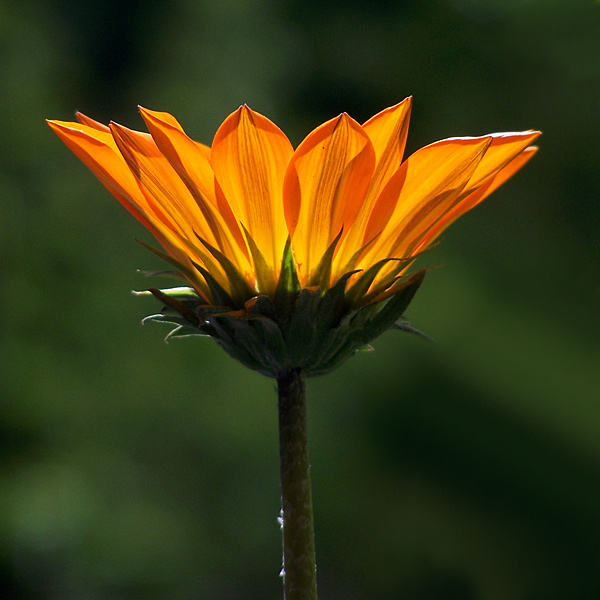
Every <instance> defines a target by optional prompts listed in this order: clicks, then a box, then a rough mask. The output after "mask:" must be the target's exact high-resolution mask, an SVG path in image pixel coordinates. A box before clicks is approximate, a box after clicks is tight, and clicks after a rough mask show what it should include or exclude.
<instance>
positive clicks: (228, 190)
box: [211, 106, 293, 273]
mask: <svg viewBox="0 0 600 600" xmlns="http://www.w3.org/2000/svg"><path fill="white" fill-rule="evenodd" d="M292 154H293V148H292V145H291V144H290V142H289V140H288V139H287V137H286V136H285V134H284V133H283V132H282V131H281V130H280V129H279V128H278V127H277V126H276V125H275V124H274V123H272V122H271V121H270V120H269V119H267V118H266V117H263V116H262V115H261V114H259V113H256V112H254V111H252V110H250V108H248V107H247V106H241V107H240V108H239V109H238V110H237V111H236V112H234V113H232V114H231V115H229V117H227V119H225V121H224V122H223V124H222V125H221V126H220V127H219V129H218V131H217V133H216V134H215V138H214V140H213V144H212V151H211V163H212V167H213V170H214V173H215V176H216V178H217V181H218V183H219V186H220V188H221V189H222V191H223V194H224V196H225V198H226V199H227V202H228V204H229V206H231V209H232V211H233V213H234V214H235V215H236V217H237V218H238V219H239V221H240V222H241V223H242V225H243V226H244V227H245V228H246V229H247V230H248V232H249V233H250V235H251V237H252V238H253V240H254V241H255V242H256V245H257V246H258V248H259V250H260V251H261V253H262V255H263V256H264V258H265V261H266V262H267V264H268V266H269V267H270V268H272V269H273V272H274V273H278V272H279V268H280V263H281V257H282V256H283V249H284V246H285V242H286V239H287V235H288V233H287V228H286V225H285V217H284V214H283V199H282V187H283V177H284V174H285V169H286V167H287V164H288V162H289V160H290V158H291V156H292Z"/></svg>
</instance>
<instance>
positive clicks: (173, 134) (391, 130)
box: [49, 98, 539, 377]
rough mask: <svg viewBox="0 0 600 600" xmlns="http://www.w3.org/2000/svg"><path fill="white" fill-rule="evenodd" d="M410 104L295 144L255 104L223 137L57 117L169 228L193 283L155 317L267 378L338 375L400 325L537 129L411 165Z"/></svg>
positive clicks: (454, 142) (119, 192)
mask: <svg viewBox="0 0 600 600" xmlns="http://www.w3.org/2000/svg"><path fill="white" fill-rule="evenodd" d="M410 109H411V99H410V98H407V99H406V100H404V101H403V102H401V103H399V104H397V105H396V106H392V107H390V108H388V109H386V110H384V111H382V112H380V113H378V114H377V115H375V116H374V117H372V118H371V119H369V120H368V121H367V122H366V123H364V124H363V125H360V124H359V123H357V122H356V121H354V120H353V119H352V118H351V117H349V116H348V115H347V114H342V115H340V116H338V117H336V118H334V119H331V120H330V121H327V122H326V123H324V124H323V125H320V126H319V127H317V128H316V129H315V130H314V131H313V132H311V133H310V134H309V135H308V136H307V137H306V138H305V139H304V141H302V143H301V144H300V145H299V146H298V147H297V148H296V149H295V150H294V148H293V147H292V145H291V143H290V142H289V140H288V138H287V137H286V136H285V134H284V133H283V132H282V131H281V130H280V129H279V128H278V127H277V126H276V125H275V124H273V123H272V122H271V121H270V120H269V119H267V118H266V117H264V116H262V115H261V114H259V113H256V112H254V111H252V110H251V109H250V108H248V107H247V106H242V107H240V108H239V109H238V110H236V111H235V112H234V113H232V114H231V115H229V116H228V117H227V118H226V119H225V121H224V122H223V124H222V125H221V126H220V127H219V129H218V131H217V133H216V135H215V137H214V140H213V143H212V145H211V146H210V147H209V146H205V145H203V144H200V143H197V142H195V141H193V140H192V139H190V138H189V137H188V136H187V135H186V134H185V132H184V131H183V129H182V127H181V126H180V125H179V123H178V122H177V121H176V120H175V118H173V117H172V116H171V115H169V114H167V113H162V112H155V111H150V110H147V109H145V108H140V112H141V114H142V117H143V118H144V121H145V122H146V125H147V127H148V130H149V133H141V132H138V131H133V130H131V129H127V128H126V127H123V126H122V125H118V124H116V123H111V124H110V125H109V126H108V127H107V126H105V125H102V124H100V123H97V122H96V121H94V120H92V119H90V118H88V117H85V116H84V115H81V114H78V115H77V118H78V121H79V122H77V123H65V122H60V121H50V122H49V124H50V126H51V127H52V129H53V130H54V131H55V132H56V133H57V134H58V136H59V137H60V138H61V139H62V140H63V141H64V142H65V144H66V145H67V146H68V147H69V148H70V149H71V150H72V151H73V152H74V153H75V154H76V155H77V156H78V158H80V159H81V160H82V161H83V162H84V163H85V164H86V165H87V166H88V167H89V168H90V169H91V170H92V172H93V173H94V174H95V175H96V176H97V177H98V179H100V181H101V182H102V183H103V184H104V185H105V186H106V187H107V188H108V190H109V191H110V192H111V193H112V194H113V195H114V196H115V197H116V198H117V200H118V201H119V202H120V203H121V204H122V205H123V206H124V207H125V208H126V209H127V210H128V211H129V212H130V213H131V214H132V215H133V216H134V217H136V219H138V221H140V222H141V223H142V225H144V226H145V227H146V228H147V229H148V230H149V231H150V232H151V233H152V234H153V235H154V237H155V238H156V239H157V241H158V242H159V244H160V245H161V246H162V249H163V251H159V250H154V251H155V252H156V253H157V254H159V255H160V256H162V257H163V258H164V259H165V260H167V261H168V262H169V263H170V264H171V265H173V266H174V267H175V269H176V271H175V272H174V274H176V275H177V276H178V277H180V278H182V279H183V280H185V282H186V287H184V288H174V289H171V290H156V289H152V290H150V291H151V292H152V293H153V294H154V295H155V296H157V297H158V298H159V299H161V301H163V303H164V304H165V305H166V310H165V311H164V312H163V313H162V314H161V315H154V317H153V318H154V319H155V320H168V321H170V322H174V323H176V324H177V326H178V327H177V329H176V330H175V334H176V335H182V334H190V333H196V334H208V335H211V336H213V337H214V338H216V339H217V341H218V342H219V343H220V344H221V345H222V346H223V347H224V348H225V349H226V350H227V351H228V352H229V353H230V354H232V355H233V356H235V357H236V358H238V359H239V360H241V361H242V362H244V363H245V364H247V365H248V366H250V367H252V368H254V369H256V370H258V371H260V372H262V373H264V374H266V375H270V376H274V377H277V376H278V374H279V373H281V372H283V371H285V370H287V369H290V368H298V369H302V370H303V371H304V372H305V373H307V374H318V373H322V372H325V371H328V370H330V369H331V368H333V367H334V366H335V365H337V364H338V363H339V362H341V361H342V360H344V359H345V358H346V357H348V356H349V355H351V354H352V353H353V352H354V351H355V350H357V349H358V348H359V347H361V346H364V345H366V344H368V343H369V342H370V341H371V340H372V339H373V338H374V337H376V336H377V335H379V334H380V333H382V331H384V330H385V329H387V328H389V327H391V326H393V325H394V323H395V322H396V321H397V320H398V319H399V318H400V317H401V315H402V314H403V312H404V310H405V309H406V307H407V306H408V303H409V302H410V300H411V299H412V297H413V295H414V293H415V292H416V290H417V288H418V286H419V285H420V283H421V281H422V279H423V272H422V271H420V272H417V273H416V274H414V275H412V276H409V275H407V272H408V269H409V268H410V266H411V265H412V263H413V262H414V260H415V259H416V257H417V256H418V255H419V254H420V253H422V252H423V251H424V250H426V249H427V248H428V247H430V246H431V244H432V243H433V242H434V241H435V240H436V239H437V238H438V236H439V235H440V234H441V233H442V231H444V229H445V228H446V227H447V226H448V225H450V224H451V223H452V222H453V221H455V220H456V219H457V218H458V217H460V216H461V215H462V214H464V213H465V212H467V211H468V210H470V209H471V208H473V207H474V206H475V205H476V204H478V203H479V202H481V201H482V200H483V199H484V198H486V197H487V196H488V195H489V194H490V193H491V192H493V191H494V190H495V189H496V188H497V187H498V186H499V185H501V184H502V183H503V182H504V181H506V180H507V179H508V178H509V177H511V176H512V175H513V174H514V173H515V172H516V171H518V170H519V169H520V168H521V167H522V166H523V165H524V164H525V163H526V162H527V161H528V160H529V158H531V156H532V155H533V153H534V152H535V147H532V146H531V144H532V142H533V141H534V140H535V139H536V138H537V137H538V135H539V132H536V131H525V132H519V133H495V134H490V135H486V136H482V137H457V138H449V139H445V140H441V141H438V142H435V143H433V144H430V145H428V146H425V147H424V148H421V149H420V150H418V151H416V152H415V153H414V154H412V155H411V156H409V157H408V158H407V159H405V160H403V153H404V147H405V143H406V136H407V131H408V121H409V115H410Z"/></svg>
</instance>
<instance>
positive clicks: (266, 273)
mask: <svg viewBox="0 0 600 600" xmlns="http://www.w3.org/2000/svg"><path fill="white" fill-rule="evenodd" d="M240 225H242V229H243V230H244V234H245V236H246V242H247V243H248V248H250V254H251V255H252V260H253V262H254V272H255V274H256V283H257V288H258V291H259V292H260V293H262V294H272V293H273V292H274V291H275V286H276V283H275V275H274V273H273V269H271V267H269V265H268V264H267V261H266V260H265V257H264V256H263V255H262V252H261V251H260V250H259V248H258V246H257V245H256V242H255V241H254V239H253V238H252V236H251V235H250V233H249V232H248V230H247V229H246V228H245V227H244V225H243V224H242V223H240Z"/></svg>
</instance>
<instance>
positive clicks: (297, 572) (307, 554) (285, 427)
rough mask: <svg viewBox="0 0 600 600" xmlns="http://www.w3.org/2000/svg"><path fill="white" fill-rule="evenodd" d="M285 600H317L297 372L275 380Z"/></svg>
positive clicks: (302, 390) (301, 383)
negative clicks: (277, 403)
mask: <svg viewBox="0 0 600 600" xmlns="http://www.w3.org/2000/svg"><path fill="white" fill-rule="evenodd" d="M277 390H278V394H279V459H280V467H281V517H282V530H283V585H284V599H285V600H317V573H316V563H315V535H314V525H313V509H312V495H311V490H310V472H309V464H308V445H307V437H306V393H305V382H304V374H303V373H302V371H301V370H300V369H293V370H289V371H286V372H284V373H282V374H280V376H279V377H278V378H277Z"/></svg>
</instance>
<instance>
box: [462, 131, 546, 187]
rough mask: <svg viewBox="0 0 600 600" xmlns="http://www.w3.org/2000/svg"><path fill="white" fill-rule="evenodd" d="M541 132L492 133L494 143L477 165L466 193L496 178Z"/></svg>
mask: <svg viewBox="0 0 600 600" xmlns="http://www.w3.org/2000/svg"><path fill="white" fill-rule="evenodd" d="M540 135H541V134H540V132H539V131H521V132H516V133H492V134H491V135H490V137H491V138H492V143H491V144H490V147H489V148H488V149H487V150H486V151H485V154H484V156H483V158H482V159H481V162H480V163H479V164H478V165H477V168H476V169H475V172H474V173H473V175H472V177H471V179H470V180H469V183H467V186H466V188H465V190H464V191H463V193H464V192H471V191H473V190H475V189H476V188H478V187H479V186H480V185H482V184H483V183H485V182H486V181H487V180H489V179H491V178H492V177H494V176H495V175H496V174H497V173H498V172H499V171H500V170H501V169H503V168H504V167H505V166H506V165H507V164H508V163H510V162H511V161H512V160H513V158H515V156H517V155H518V154H520V153H521V152H523V150H525V148H527V147H528V146H530V145H531V144H532V143H533V142H534V141H535V140H536V139H537V138H538V137H539V136H540Z"/></svg>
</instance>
